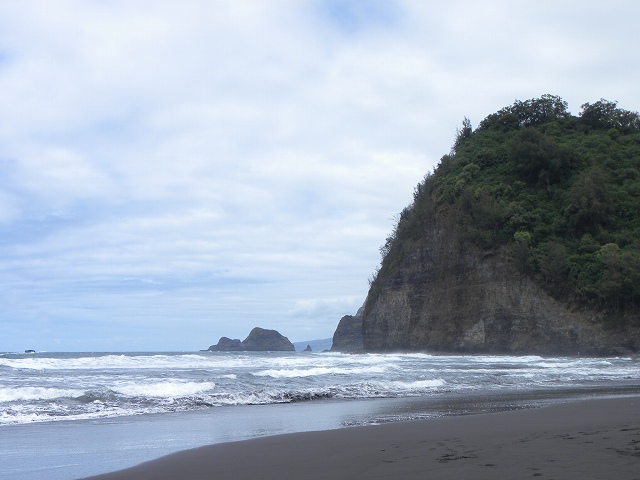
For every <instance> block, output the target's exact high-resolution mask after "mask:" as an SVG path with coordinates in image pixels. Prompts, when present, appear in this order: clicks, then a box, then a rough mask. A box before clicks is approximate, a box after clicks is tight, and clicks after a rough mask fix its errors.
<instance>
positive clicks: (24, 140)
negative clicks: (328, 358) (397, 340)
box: [0, 0, 640, 350]
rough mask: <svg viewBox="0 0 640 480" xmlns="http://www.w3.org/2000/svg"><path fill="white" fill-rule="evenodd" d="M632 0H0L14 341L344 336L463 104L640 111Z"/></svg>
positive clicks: (75, 345)
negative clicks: (604, 102) (397, 222)
mask: <svg viewBox="0 0 640 480" xmlns="http://www.w3.org/2000/svg"><path fill="white" fill-rule="evenodd" d="M638 13H640V7H639V6H638V5H637V4H636V2H634V1H631V0H629V1H614V2H609V3H607V4H606V5H604V4H599V3H598V4H596V3H593V2H592V3H589V2H587V3H585V2H577V1H573V0H572V1H567V2H561V3H560V4H558V3H557V2H551V1H550V0H542V1H536V2H533V1H524V2H508V1H501V0H491V1H487V2H472V1H470V0H467V1H463V0H453V1H450V2H444V3H439V4H433V3H432V2H416V1H410V0H407V1H397V2H384V3H383V4H382V3H380V2H376V1H366V0H359V1H355V0H354V1H349V0H344V1H341V0H317V1H313V2H297V1H294V0H282V1H280V0H278V1H275V0H273V1H268V2H258V1H228V2H227V1H220V2H206V1H196V0H193V1H187V2H169V1H154V2H147V1H132V2H129V1H109V2H102V1H99V2H98V1H96V2H94V1H79V0H78V1H73V0H69V1H64V2H56V3H55V4H53V3H51V2H44V1H42V2H37V1H36V2H5V3H3V4H2V5H0V89H1V90H2V92H3V95H2V96H1V97H0V109H2V112H3V115H2V116H0V192H2V193H0V235H2V239H3V249H2V250H1V251H0V285H1V286H2V288H1V289H0V291H1V292H2V293H0V303H2V304H3V305H6V306H7V308H6V309H5V310H6V312H5V313H4V315H3V316H2V317H0V323H1V324H4V323H5V322H6V325H7V326H8V325H11V328H9V329H8V330H7V331H8V332H9V335H8V336H4V337H3V339H2V341H0V350H11V349H14V350H21V349H23V348H25V347H24V344H25V343H26V344H28V346H29V347H32V346H33V345H34V344H35V343H36V341H38V339H37V336H34V335H33V333H34V332H38V331H42V332H48V333H46V334H45V333H42V335H41V336H40V341H42V342H45V343H46V342H47V341H48V340H47V338H48V337H51V343H52V344H53V345H55V347H54V346H48V345H43V346H42V347H41V348H45V349H50V350H51V349H54V348H60V349H75V350H77V349H85V348H88V349H98V350H99V349H109V348H118V349H155V348H157V349H178V348H185V349H188V348H194V349H195V348H201V347H202V346H203V345H204V346H207V345H208V344H209V343H215V341H216V340H217V338H218V337H220V336H222V335H226V336H233V337H236V338H244V336H245V335H246V333H248V331H249V330H250V328H251V327H253V326H256V325H260V326H265V327H268V328H279V329H280V330H281V331H282V333H283V334H285V335H287V336H288V337H289V338H291V339H292V340H306V339H311V338H313V337H316V338H319V337H329V336H331V334H332V333H333V330H334V328H335V326H336V324H337V321H338V319H339V318H340V317H341V316H342V315H344V314H351V313H355V310H356V309H357V307H358V306H360V304H361V303H362V301H364V297H365V295H366V291H367V278H368V276H369V275H370V274H371V272H372V271H373V270H374V268H375V267H376V265H377V262H378V260H379V258H378V247H379V246H380V245H381V244H382V243H383V242H384V239H385V237H386V236H387V234H388V233H389V231H390V229H391V226H392V223H393V220H392V217H393V216H394V215H395V214H396V213H397V212H399V211H400V210H401V209H402V208H403V207H404V206H406V205H407V204H408V203H409V202H410V200H411V198H412V190H413V187H414V185H415V184H416V183H417V182H418V181H420V180H421V179H422V177H423V176H424V174H425V173H427V172H428V171H430V170H431V169H432V168H433V166H434V165H436V164H437V162H438V159H439V158H440V157H441V156H442V155H443V154H445V153H447V152H448V150H449V148H450V146H451V144H452V142H453V139H454V136H455V129H456V127H459V126H460V123H461V121H462V118H463V116H465V115H466V116H468V117H470V118H471V120H472V122H473V123H474V125H477V123H478V122H479V121H480V120H482V118H484V116H486V115H488V114H490V113H492V112H494V111H496V110H498V109H500V108H502V107H504V106H506V105H509V104H510V103H512V102H513V100H515V99H516V98H519V99H527V98H532V97H537V96H540V95H542V94H545V93H552V94H558V95H561V96H563V98H565V100H567V101H569V104H570V109H571V110H572V111H573V112H574V113H577V112H578V111H579V107H580V105H581V104H582V103H584V102H587V101H591V102H592V101H595V100H598V99H599V98H600V97H605V98H608V99H611V100H619V101H620V106H622V107H623V108H627V109H631V110H637V109H639V108H640V95H639V94H638V92H637V89H636V88H635V79H636V78H638V76H639V73H640V72H639V69H640V67H639V66H638V65H640V62H639V61H638V60H639V58H638V55H639V54H638V53H637V52H636V51H635V50H633V49H630V48H626V46H628V45H635V44H637V43H638V40H640V38H639V36H640V35H639V34H638V33H637V26H636V25H635V23H636V22H635V20H634V19H637V17H638V15H637V14H638ZM40 328H42V330H39V329H40ZM51 332H55V335H53V334H52V333H51ZM207 336H208V337H210V338H209V339H207V340H205V341H203V338H204V337H207ZM27 339H28V341H27ZM114 345H117V347H114ZM39 348H40V347H39Z"/></svg>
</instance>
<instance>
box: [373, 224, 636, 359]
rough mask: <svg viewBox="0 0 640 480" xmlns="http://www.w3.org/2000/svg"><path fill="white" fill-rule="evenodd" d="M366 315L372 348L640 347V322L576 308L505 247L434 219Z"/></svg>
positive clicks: (548, 350) (586, 351)
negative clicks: (467, 240) (477, 240)
mask: <svg viewBox="0 0 640 480" xmlns="http://www.w3.org/2000/svg"><path fill="white" fill-rule="evenodd" d="M378 281H379V284H378V290H377V291H376V292H374V291H373V288H372V291H370V292H369V295H370V297H372V296H373V295H375V298H373V297H372V298H369V299H368V301H367V304H366V308H365V311H364V316H363V341H364V348H365V350H367V351H390V350H431V351H442V352H482V353H514V354H525V353H526V354H543V355H544V354H568V355H578V354H580V355H619V354H630V353H637V352H638V351H640V325H639V324H638V321H637V320H635V321H633V320H627V321H626V322H622V324H618V325H615V326H613V325H611V324H610V323H609V324H607V322H606V321H604V320H603V318H602V317H601V316H600V315H598V314H595V313H593V312H589V311H572V310H571V309H570V308H569V307H568V306H567V305H566V304H562V303H559V302H558V301H556V300H554V299H553V298H552V297H551V296H549V295H548V294H547V293H546V292H545V291H544V290H543V289H542V288H541V287H539V286H538V285H537V284H535V282H534V281H533V280H532V279H531V278H529V277H528V276H526V275H524V274H521V273H520V272H519V271H518V270H517V269H516V268H515V267H514V265H513V264H512V262H510V261H509V259H508V257H507V255H505V254H504V253H503V252H501V251H497V252H495V253H492V254H486V253H485V252H483V251H481V250H479V249H478V248H476V247H473V246H466V245H464V243H463V242H461V241H460V240H459V238H457V236H456V234H455V228H453V227H452V226H451V225H446V224H445V222H442V221H438V220H437V219H433V220H432V221H431V222H430V225H429V228H428V229H427V231H426V232H425V234H424V236H423V237H422V238H421V239H420V241H419V242H417V243H416V244H415V246H414V248H413V249H412V250H410V251H408V252H406V254H405V255H404V256H403V258H402V261H401V262H399V264H398V265H397V266H396V267H395V268H393V269H392V270H391V272H390V273H388V274H387V275H386V276H385V278H379V279H378Z"/></svg>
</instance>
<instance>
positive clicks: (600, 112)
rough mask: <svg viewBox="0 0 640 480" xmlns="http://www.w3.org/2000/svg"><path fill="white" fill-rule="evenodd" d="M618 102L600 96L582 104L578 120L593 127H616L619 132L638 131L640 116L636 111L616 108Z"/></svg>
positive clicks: (639, 129) (607, 128)
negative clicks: (596, 99)
mask: <svg viewBox="0 0 640 480" xmlns="http://www.w3.org/2000/svg"><path fill="white" fill-rule="evenodd" d="M617 105H618V102H610V101H609V100H605V99H604V98H601V99H600V100H599V101H597V102H595V103H593V104H591V103H585V104H583V105H582V113H581V114H580V121H581V123H582V124H583V125H586V126H587V127H589V128H593V129H602V130H609V129H612V128H615V129H617V130H618V131H620V133H625V134H626V133H639V132H640V116H639V115H638V113H637V112H631V111H629V110H623V109H620V108H617Z"/></svg>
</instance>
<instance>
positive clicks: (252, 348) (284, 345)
mask: <svg viewBox="0 0 640 480" xmlns="http://www.w3.org/2000/svg"><path fill="white" fill-rule="evenodd" d="M242 346H243V347H244V349H245V350H246V351H249V352H265V351H270V352H295V350H296V349H295V347H294V346H293V343H291V342H290V341H289V339H288V338H287V337H285V336H283V335H281V334H280V333H279V332H277V331H276V330H267V329H264V328H260V327H255V328H254V329H253V330H251V332H250V333H249V336H248V337H247V338H245V339H244V340H243V341H242Z"/></svg>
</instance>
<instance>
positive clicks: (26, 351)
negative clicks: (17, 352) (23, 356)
mask: <svg viewBox="0 0 640 480" xmlns="http://www.w3.org/2000/svg"><path fill="white" fill-rule="evenodd" d="M24 353H36V351H35V350H25V351H24Z"/></svg>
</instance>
